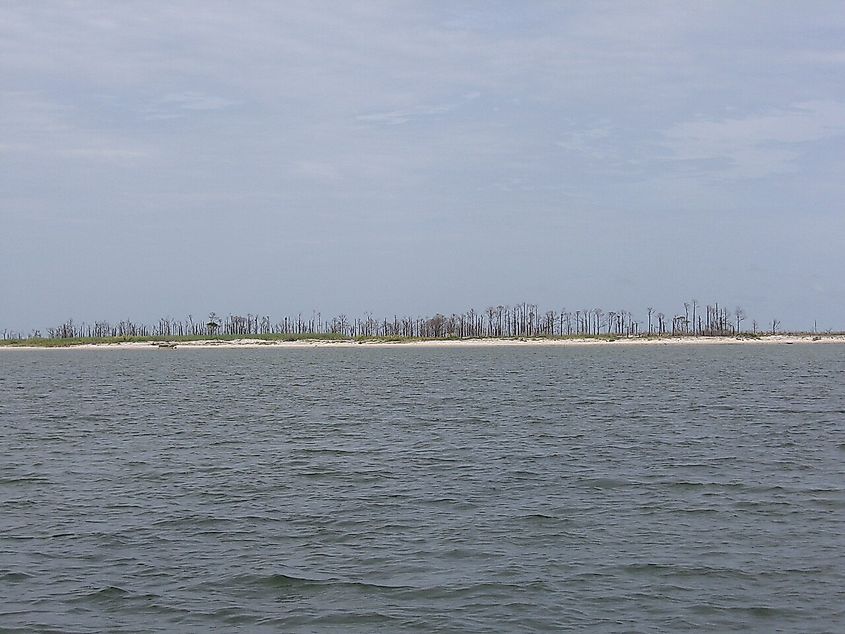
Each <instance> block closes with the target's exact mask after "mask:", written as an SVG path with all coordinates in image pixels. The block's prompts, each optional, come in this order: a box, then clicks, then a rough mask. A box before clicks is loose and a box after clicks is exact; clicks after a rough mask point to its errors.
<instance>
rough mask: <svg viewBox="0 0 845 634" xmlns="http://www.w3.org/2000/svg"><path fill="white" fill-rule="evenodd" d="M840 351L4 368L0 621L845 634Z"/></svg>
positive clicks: (149, 355) (70, 361) (416, 353)
mask: <svg viewBox="0 0 845 634" xmlns="http://www.w3.org/2000/svg"><path fill="white" fill-rule="evenodd" d="M843 463H845V349H843V348H842V347H840V346H836V345H794V346H750V345H746V346H739V345H738V346H691V347H662V348H653V347H624V346H618V347H617V345H616V344H614V345H613V346H605V347H590V348H574V347H573V348H551V347H531V348H518V349H516V348H478V349H476V348H473V349H420V348H410V347H406V348H391V349H373V348H367V349H363V348H353V349H348V348H345V349H285V350H280V349H257V350H187V349H177V350H150V351H113V350H109V351H90V350H86V351H82V350H79V351H38V352H24V351H0V630H3V631H10V632H14V631H27V632H29V631H47V632H49V631H63V632H66V631H72V632H101V631H114V632H130V631H132V632H142V631H168V632H170V631H204V630H209V629H220V630H226V631H236V630H240V631H249V632H261V631H268V632H276V631H284V632H323V631H326V632H356V631H359V632H371V631H389V632H393V631H424V632H428V631H435V630H442V631H473V632H500V631H508V632H520V631H542V630H553V631H566V630H572V631H595V632H618V631H639V632H647V631H683V630H696V631H698V630H711V631H739V630H743V631H748V630H755V631H761V632H771V631H784V632H789V631H793V632H833V631H843V629H845V608H843V606H845V593H844V592H843V588H845V556H843V552H845V548H843V547H844V546H845V542H844V541H843V537H842V535H843V534H845V515H844V514H843V510H845V495H843V487H845V467H843Z"/></svg>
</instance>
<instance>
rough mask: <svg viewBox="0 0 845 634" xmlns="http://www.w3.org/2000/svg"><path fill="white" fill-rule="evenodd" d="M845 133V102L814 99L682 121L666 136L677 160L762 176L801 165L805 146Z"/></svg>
mask: <svg viewBox="0 0 845 634" xmlns="http://www.w3.org/2000/svg"><path fill="white" fill-rule="evenodd" d="M842 134H845V103H843V102H838V101H808V102H803V103H797V104H794V105H793V106H792V107H790V108H788V109H782V110H777V111H773V112H768V113H766V114H759V115H751V116H747V117H738V118H729V119H728V118H726V119H718V120H714V119H697V120H694V121H687V122H684V123H679V124H677V125H675V126H673V127H671V128H669V129H668V130H667V131H666V132H665V133H664V135H663V140H662V142H661V143H662V145H663V147H665V148H666V149H668V150H669V151H670V152H671V159H673V160H675V161H682V162H695V161H697V162H702V164H703V163H706V164H708V165H709V168H708V169H707V170H705V171H710V172H714V173H718V174H719V175H720V176H727V177H731V178H760V177H765V176H770V175H773V174H778V173H782V172H787V171H790V170H792V169H793V168H795V167H796V161H797V159H798V158H799V157H800V156H801V152H802V146H803V145H804V144H808V143H812V142H815V141H821V140H824V139H829V138H831V137H834V136H839V135H842Z"/></svg>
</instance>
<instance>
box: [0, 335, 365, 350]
mask: <svg viewBox="0 0 845 634" xmlns="http://www.w3.org/2000/svg"><path fill="white" fill-rule="evenodd" d="M238 339H255V340H259V341H266V342H267V343H272V342H274V341H314V340H318V341H348V340H349V339H350V338H349V337H344V336H343V335H340V334H337V333H310V332H309V333H287V334H282V333H271V334H263V335H262V334H258V335H170V336H164V337H162V336H156V337H154V336H136V337H132V336H125V337H72V338H66V339H65V338H61V337H54V338H45V337H32V338H28V339H0V346H8V347H23V346H27V347H36V348H64V347H69V346H83V345H91V344H118V343H151V344H153V343H184V342H187V341H221V342H224V341H235V340H238Z"/></svg>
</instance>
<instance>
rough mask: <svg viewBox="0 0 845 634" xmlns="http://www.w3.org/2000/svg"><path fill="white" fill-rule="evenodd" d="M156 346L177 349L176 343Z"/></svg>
mask: <svg viewBox="0 0 845 634" xmlns="http://www.w3.org/2000/svg"><path fill="white" fill-rule="evenodd" d="M156 345H157V346H158V347H159V348H175V347H176V344H175V343H159V344H156Z"/></svg>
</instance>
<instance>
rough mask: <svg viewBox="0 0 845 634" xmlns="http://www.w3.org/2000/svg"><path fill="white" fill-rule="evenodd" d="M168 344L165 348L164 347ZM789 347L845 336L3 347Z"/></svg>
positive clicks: (245, 340) (829, 341) (22, 347)
mask: <svg viewBox="0 0 845 634" xmlns="http://www.w3.org/2000/svg"><path fill="white" fill-rule="evenodd" d="M162 344H164V345H162ZM749 344H751V345H789V344H845V335H843V334H837V335H813V334H807V335H762V336H760V337H747V338H746V337H684V336H681V337H634V338H625V337H619V338H616V339H613V338H601V337H598V338H587V337H584V338H571V339H544V338H518V339H506V338H493V337H490V338H483V339H424V340H407V341H401V340H400V341H380V340H378V339H374V340H364V341H354V340H348V339H342V340H330V339H301V340H297V341H276V340H269V341H268V340H263V339H251V338H248V337H244V338H243V339H233V340H228V341H222V340H219V339H218V340H215V339H204V340H196V341H176V342H174V341H168V340H166V339H162V340H160V341H143V342H129V341H124V342H116V343H81V344H70V345H66V346H26V345H2V344H0V351H2V350H25V351H32V350H154V349H162V350H167V349H185V348H187V349H198V350H209V349H215V348H225V349H233V348H242V349H256V348H479V347H502V346H506V347H526V346H563V347H566V346H611V345H612V346H617V347H619V346H700V345H749Z"/></svg>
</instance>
